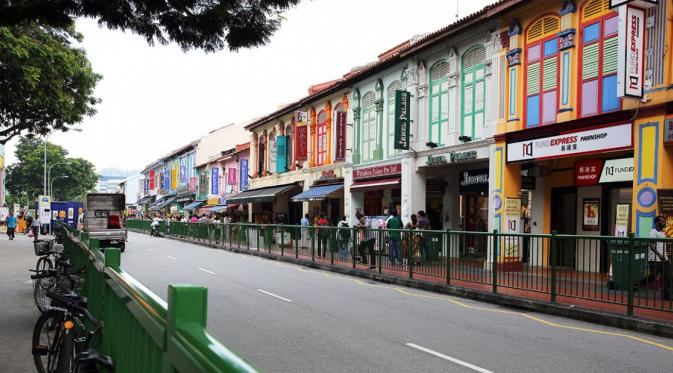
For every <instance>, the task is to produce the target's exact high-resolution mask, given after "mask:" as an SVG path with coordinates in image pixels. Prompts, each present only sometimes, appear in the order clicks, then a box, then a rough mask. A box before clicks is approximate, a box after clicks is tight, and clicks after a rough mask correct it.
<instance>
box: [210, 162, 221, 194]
mask: <svg viewBox="0 0 673 373" xmlns="http://www.w3.org/2000/svg"><path fill="white" fill-rule="evenodd" d="M219 193H220V169H219V168H217V167H215V168H212V169H211V170H210V194H219Z"/></svg>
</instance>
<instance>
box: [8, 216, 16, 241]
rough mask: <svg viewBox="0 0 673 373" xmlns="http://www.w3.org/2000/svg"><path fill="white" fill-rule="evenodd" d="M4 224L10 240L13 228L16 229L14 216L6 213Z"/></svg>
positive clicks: (12, 237) (12, 236) (12, 235)
mask: <svg viewBox="0 0 673 373" xmlns="http://www.w3.org/2000/svg"><path fill="white" fill-rule="evenodd" d="M5 224H7V237H9V239H10V240H13V239H14V230H15V229H16V216H14V214H12V213H11V212H10V213H9V215H7V219H5Z"/></svg>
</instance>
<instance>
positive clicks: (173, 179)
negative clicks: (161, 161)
mask: <svg viewBox="0 0 673 373" xmlns="http://www.w3.org/2000/svg"><path fill="white" fill-rule="evenodd" d="M177 187H178V169H177V168H176V167H175V166H173V167H172V168H171V189H176V188H177Z"/></svg>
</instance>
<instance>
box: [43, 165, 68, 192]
mask: <svg viewBox="0 0 673 373" xmlns="http://www.w3.org/2000/svg"><path fill="white" fill-rule="evenodd" d="M68 162H70V160H69V159H68V160H66V161H65V162H57V163H54V164H53V165H51V166H49V169H48V170H47V185H49V181H50V180H51V169H52V168H54V166H58V165H62V164H68ZM47 192H48V195H50V196H51V188H49V189H47Z"/></svg>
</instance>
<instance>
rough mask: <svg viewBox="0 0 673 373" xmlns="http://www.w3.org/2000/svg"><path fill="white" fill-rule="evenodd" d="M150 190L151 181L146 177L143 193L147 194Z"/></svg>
mask: <svg viewBox="0 0 673 373" xmlns="http://www.w3.org/2000/svg"><path fill="white" fill-rule="evenodd" d="M149 191H150V181H149V180H147V179H145V180H143V194H145V195H147V194H148V193H149Z"/></svg>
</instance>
